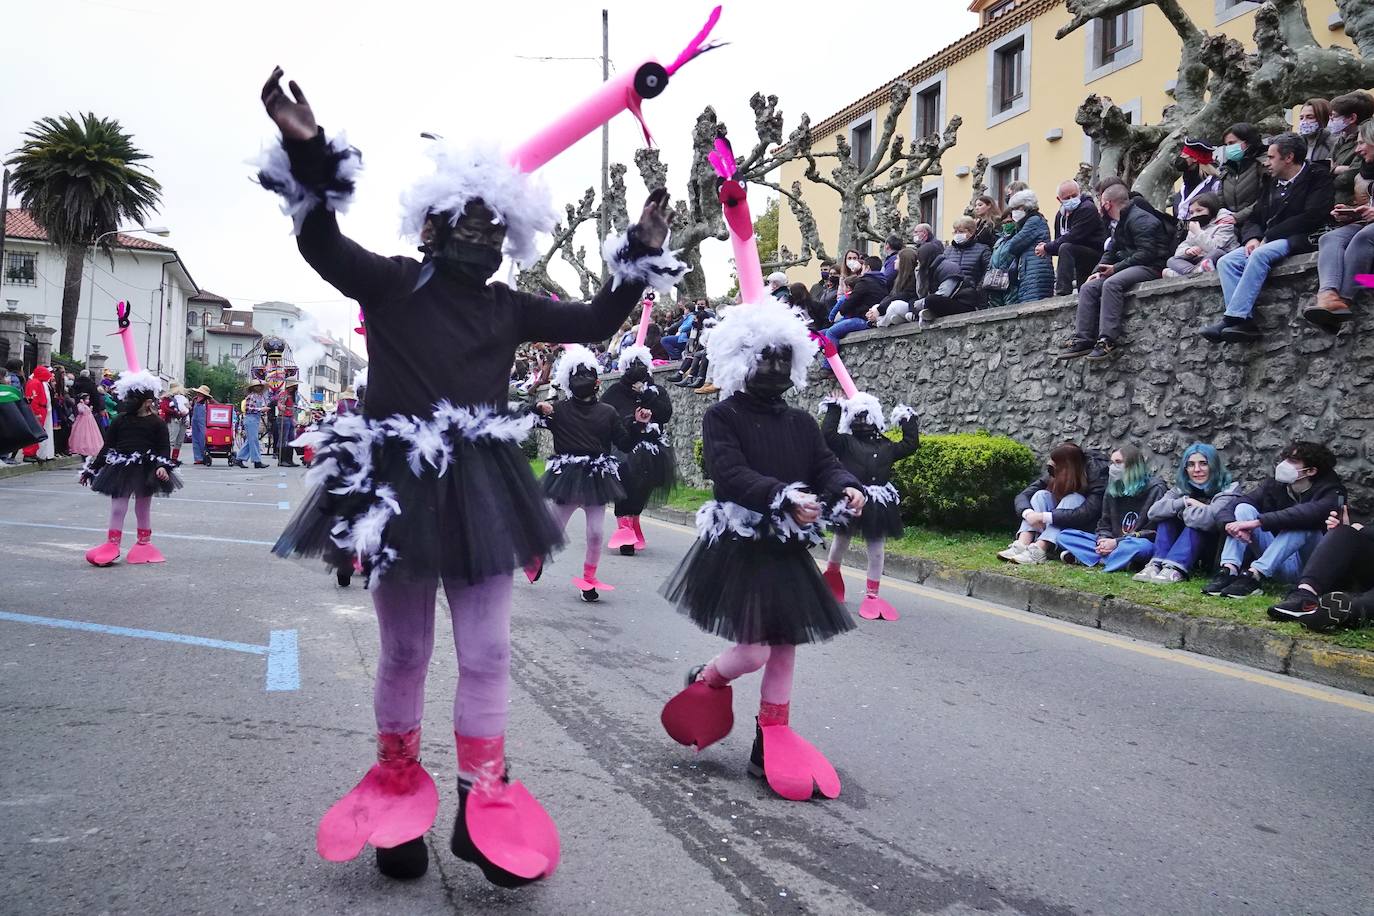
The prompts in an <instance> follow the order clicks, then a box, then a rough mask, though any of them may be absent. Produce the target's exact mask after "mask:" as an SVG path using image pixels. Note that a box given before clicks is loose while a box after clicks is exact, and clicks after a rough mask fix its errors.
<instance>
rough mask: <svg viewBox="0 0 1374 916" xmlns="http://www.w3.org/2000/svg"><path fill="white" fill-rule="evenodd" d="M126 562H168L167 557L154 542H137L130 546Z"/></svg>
mask: <svg viewBox="0 0 1374 916" xmlns="http://www.w3.org/2000/svg"><path fill="white" fill-rule="evenodd" d="M125 562H126V563H166V562H167V558H166V557H164V556H163V555H162V551H160V550H158V549H157V548H156V547H154V546H153V545H152V544H135V545H134V546H133V547H130V548H129V558H128V559H127V560H126V561H125Z"/></svg>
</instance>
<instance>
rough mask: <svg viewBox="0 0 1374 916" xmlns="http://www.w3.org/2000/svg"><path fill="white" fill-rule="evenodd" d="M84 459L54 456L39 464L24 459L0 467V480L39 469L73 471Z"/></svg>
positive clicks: (34, 472) (35, 472) (32, 472)
mask: <svg viewBox="0 0 1374 916" xmlns="http://www.w3.org/2000/svg"><path fill="white" fill-rule="evenodd" d="M85 460H86V459H84V458H77V457H73V458H54V459H53V460H52V461H46V462H44V463H43V464H39V463H38V462H36V461H26V462H24V463H23V464H20V465H15V464H10V465H6V466H5V467H0V480H4V479H5V478H7V477H22V476H24V475H25V474H37V473H39V472H40V471H67V470H71V471H75V470H77V469H78V468H80V467H81V464H82V462H84V461H85Z"/></svg>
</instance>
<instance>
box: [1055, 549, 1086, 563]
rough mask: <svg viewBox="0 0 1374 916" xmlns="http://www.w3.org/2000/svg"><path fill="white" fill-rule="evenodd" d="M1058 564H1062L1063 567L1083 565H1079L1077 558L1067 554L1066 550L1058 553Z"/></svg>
mask: <svg viewBox="0 0 1374 916" xmlns="http://www.w3.org/2000/svg"><path fill="white" fill-rule="evenodd" d="M1059 562H1060V563H1063V564H1064V565H1065V566H1082V565H1083V564H1082V563H1079V562H1078V557H1076V556H1074V555H1073V554H1071V553H1069V552H1068V551H1067V550H1061V551H1059Z"/></svg>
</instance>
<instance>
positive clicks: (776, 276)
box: [768, 270, 792, 304]
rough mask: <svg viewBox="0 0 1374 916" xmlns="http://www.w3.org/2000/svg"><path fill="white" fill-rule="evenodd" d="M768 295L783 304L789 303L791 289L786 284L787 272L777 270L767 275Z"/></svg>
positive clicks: (790, 300)
mask: <svg viewBox="0 0 1374 916" xmlns="http://www.w3.org/2000/svg"><path fill="white" fill-rule="evenodd" d="M768 295H770V296H772V297H773V298H774V299H776V300H778V301H779V302H782V303H784V304H791V302H792V290H790V289H789V288H788V286H787V274H785V273H783V272H782V271H780V270H778V271H774V272H773V273H771V274H769V275H768Z"/></svg>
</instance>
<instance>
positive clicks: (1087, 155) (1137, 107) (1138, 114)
mask: <svg viewBox="0 0 1374 916" xmlns="http://www.w3.org/2000/svg"><path fill="white" fill-rule="evenodd" d="M1116 107H1117V108H1120V109H1121V110H1122V111H1124V112H1126V113H1127V114H1128V115H1130V116H1131V123H1132V124H1141V123H1143V121H1142V120H1141V119H1142V118H1144V116H1145V114H1144V104H1143V102H1142V101H1141V99H1140V96H1136V97H1135V98H1133V99H1131V100H1130V101H1129V102H1127V103H1125V104H1124V105H1117V106H1116ZM1082 161H1083V162H1088V163H1091V164H1092V167H1093V168H1097V163H1095V162H1093V138H1092V137H1089V136H1088V135H1087V134H1084V135H1083V159H1082Z"/></svg>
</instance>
